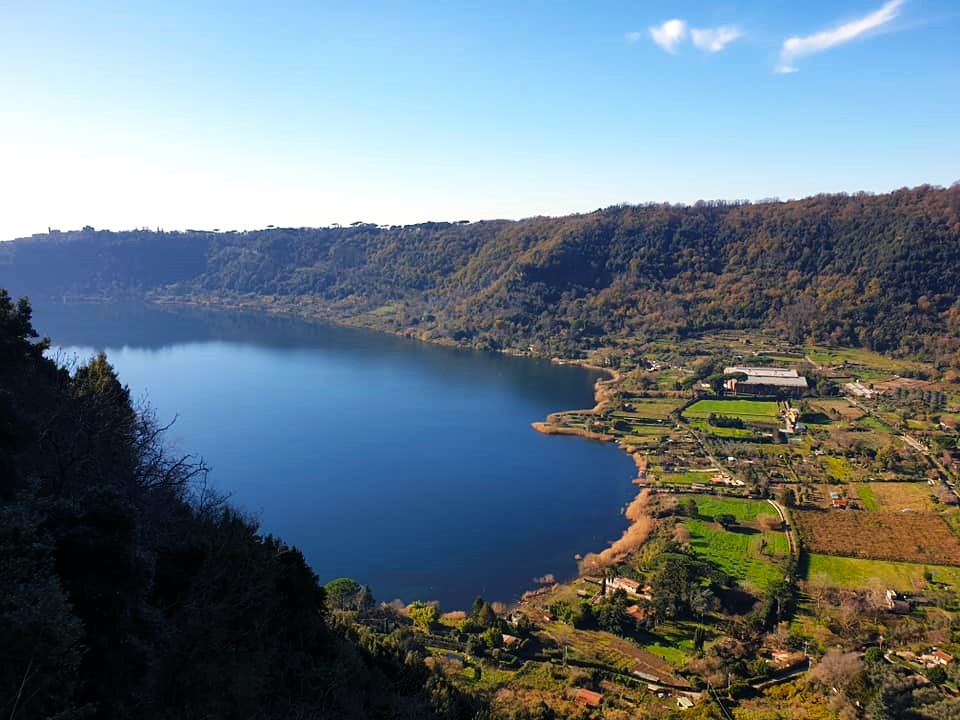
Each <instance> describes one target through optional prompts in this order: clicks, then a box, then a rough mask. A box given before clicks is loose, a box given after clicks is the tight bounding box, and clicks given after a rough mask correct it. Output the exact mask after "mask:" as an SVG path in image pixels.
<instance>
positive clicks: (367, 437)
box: [34, 305, 635, 609]
mask: <svg viewBox="0 0 960 720" xmlns="http://www.w3.org/2000/svg"><path fill="white" fill-rule="evenodd" d="M34 321H35V322H34V324H35V325H36V327H37V328H38V329H39V331H40V332H41V334H45V335H49V336H50V337H51V338H53V341H54V344H55V345H57V346H59V347H60V348H61V350H60V352H61V353H63V356H64V357H66V358H70V357H73V356H78V357H79V358H80V359H81V360H85V359H86V358H88V357H89V356H90V355H91V354H93V352H94V351H96V350H101V349H102V350H106V351H107V353H108V355H109V358H110V361H111V362H112V363H113V365H114V366H115V367H116V368H117V371H118V372H119V374H120V377H121V379H122V380H123V382H124V383H126V384H127V385H129V387H130V389H131V392H132V394H133V396H134V398H138V399H145V400H146V401H148V402H149V403H150V404H151V405H152V406H153V407H154V408H155V409H156V411H157V414H158V416H159V419H160V420H162V421H168V420H170V419H173V418H174V417H176V423H175V425H174V426H173V428H172V430H171V431H170V438H171V439H172V440H174V441H175V443H176V447H177V450H178V451H179V452H181V453H187V452H189V453H196V454H199V455H202V456H203V457H204V459H205V460H206V461H207V463H208V464H209V465H210V466H211V467H212V469H213V470H212V473H211V475H210V482H211V484H213V485H214V486H215V487H217V488H218V489H221V490H224V491H226V492H228V493H230V495H231V497H232V499H233V501H234V503H235V504H236V505H238V506H239V507H241V508H242V509H243V510H245V511H247V512H248V513H251V514H253V515H254V516H256V517H257V518H258V519H259V520H260V522H261V526H262V529H263V531H264V532H270V533H273V534H275V535H279V536H281V537H282V538H284V539H285V540H286V541H287V542H289V543H290V544H293V545H296V546H297V547H299V548H300V549H301V550H302V551H303V552H304V554H305V555H306V557H307V560H308V561H309V562H310V564H311V565H312V566H313V568H314V570H315V571H316V572H317V574H318V575H319V576H320V578H321V580H322V581H324V582H326V581H327V580H330V579H332V578H335V577H339V576H349V577H354V578H356V579H357V580H358V581H360V582H362V583H366V584H369V585H370V586H371V589H372V590H373V592H374V595H375V597H376V598H377V599H378V600H388V601H389V600H392V599H394V598H400V599H402V600H403V601H405V602H409V601H411V600H414V599H436V600H439V601H440V603H441V605H442V607H443V608H444V609H454V608H463V607H466V606H468V605H469V603H470V602H471V601H472V599H473V598H474V597H475V596H476V595H478V594H479V595H483V596H484V597H486V598H487V599H490V600H503V601H510V600H513V599H516V598H517V597H518V596H519V595H520V594H521V593H522V592H523V591H524V590H528V589H531V588H532V587H534V584H533V578H534V577H537V576H542V575H545V574H547V573H552V574H554V575H556V576H557V577H558V578H566V577H569V576H571V575H572V574H573V573H574V572H575V571H576V564H575V561H574V555H575V554H576V553H581V554H582V553H586V552H589V551H595V550H599V549H601V548H602V547H604V546H605V545H606V544H607V543H608V542H609V541H610V540H612V539H614V538H616V537H619V535H620V533H621V532H622V531H623V529H624V528H625V526H626V521H625V520H624V518H623V516H622V515H621V509H622V507H623V506H624V504H625V503H627V502H629V500H630V499H631V497H632V496H633V486H632V485H631V483H630V479H631V478H632V477H633V476H634V473H635V471H634V466H633V463H632V461H631V460H630V458H629V457H628V456H627V455H626V454H625V453H623V452H621V451H619V450H618V449H617V448H616V447H615V446H613V445H603V444H599V443H595V442H590V441H587V440H582V439H580V438H571V437H547V436H543V435H540V434H538V433H536V432H535V431H534V430H532V429H531V427H530V423H531V422H533V421H535V420H542V419H543V418H544V417H545V416H546V415H547V414H548V413H550V412H553V411H556V410H563V409H573V408H581V407H589V406H591V405H592V404H593V383H594V381H595V380H596V377H597V376H596V374H594V373H592V372H589V371H586V370H583V369H580V368H574V367H562V366H557V365H552V364H550V363H548V362H542V361H536V360H528V359H520V358H511V357H505V356H501V355H496V354H488V353H477V352H467V351H460V350H453V349H448V348H442V347H435V346H430V345H425V344H421V343H417V342H413V341H407V340H403V339H400V338H395V337H392V336H388V335H381V334H377V333H371V332H366V331H361V330H352V329H345V328H339V327H331V326H326V325H320V324H313V323H306V322H301V321H296V320H289V319H281V318H269V317H261V316H250V315H241V314H225V313H204V312H199V311H171V310H161V309H157V308H147V307H140V306H135V307H120V306H97V305H73V306H67V305H37V306H36V307H35V313H34Z"/></svg>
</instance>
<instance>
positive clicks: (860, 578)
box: [801, 553, 960, 592]
mask: <svg viewBox="0 0 960 720" xmlns="http://www.w3.org/2000/svg"><path fill="white" fill-rule="evenodd" d="M801 570H802V571H803V574H804V577H805V578H806V579H807V580H808V581H811V582H824V583H826V584H828V585H832V586H834V587H839V588H849V589H851V590H862V589H863V588H865V587H867V586H868V585H869V584H870V581H871V580H880V581H881V582H883V584H884V585H886V586H887V587H890V588H892V589H894V590H899V591H900V592H910V591H916V590H921V589H923V588H924V586H925V585H926V580H925V577H924V575H925V573H927V572H929V573H931V574H932V576H933V580H934V581H935V582H938V583H946V584H947V585H951V586H953V587H954V588H960V568H956V567H949V566H945V565H920V564H916V563H905V562H890V561H889V560H861V559H859V558H848V557H836V556H832V555H819V554H816V553H812V554H809V555H805V558H804V562H803V564H802V566H801Z"/></svg>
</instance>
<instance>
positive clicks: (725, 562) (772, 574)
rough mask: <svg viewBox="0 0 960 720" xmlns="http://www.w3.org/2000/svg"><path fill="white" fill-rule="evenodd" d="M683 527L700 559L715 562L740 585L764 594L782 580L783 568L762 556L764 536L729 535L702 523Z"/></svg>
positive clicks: (691, 523) (755, 534) (686, 521)
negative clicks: (687, 532)
mask: <svg viewBox="0 0 960 720" xmlns="http://www.w3.org/2000/svg"><path fill="white" fill-rule="evenodd" d="M683 524H684V526H685V527H686V528H687V529H688V530H689V531H690V543H691V545H693V548H694V550H696V552H697V555H699V556H700V557H703V558H706V559H707V560H711V561H713V562H715V563H716V564H717V565H719V566H720V567H721V568H723V571H724V572H725V573H727V574H728V575H731V576H732V577H735V578H737V580H738V581H739V582H741V583H743V584H745V585H750V586H752V587H754V588H756V589H758V590H761V591H762V590H764V589H766V588H767V587H769V586H770V585H771V584H773V583H775V582H777V581H778V580H779V579H780V578H782V577H783V572H782V571H781V570H780V568H778V567H776V566H775V565H773V564H772V563H771V562H770V561H769V560H767V559H765V558H764V557H763V556H762V555H760V553H759V545H760V538H761V537H762V534H761V533H759V532H756V531H754V532H730V531H727V530H721V529H718V528H717V526H716V525H714V524H713V523H708V522H704V521H702V520H684V523H683ZM779 534H780V535H781V537H782V533H779ZM771 535H773V533H771Z"/></svg>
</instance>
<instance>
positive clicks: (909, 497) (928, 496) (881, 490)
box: [870, 482, 935, 512]
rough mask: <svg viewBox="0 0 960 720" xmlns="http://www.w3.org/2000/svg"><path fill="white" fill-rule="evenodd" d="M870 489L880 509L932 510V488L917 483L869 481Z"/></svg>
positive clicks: (896, 510) (895, 510)
mask: <svg viewBox="0 0 960 720" xmlns="http://www.w3.org/2000/svg"><path fill="white" fill-rule="evenodd" d="M870 490H871V491H872V492H873V496H874V497H875V498H876V500H877V503H878V504H879V506H880V507H879V508H878V509H880V510H890V511H893V512H899V511H900V510H903V509H905V508H906V509H910V510H913V511H914V512H933V511H934V509H935V505H934V503H933V488H931V487H930V486H929V485H927V484H926V483H925V482H919V483H901V482H896V483H870Z"/></svg>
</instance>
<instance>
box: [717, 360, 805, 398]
mask: <svg viewBox="0 0 960 720" xmlns="http://www.w3.org/2000/svg"><path fill="white" fill-rule="evenodd" d="M723 373H724V375H735V374H739V375H746V376H747V377H746V379H741V380H736V379H730V380H727V381H726V382H725V383H724V384H723V386H724V387H725V388H726V389H727V390H729V391H731V392H735V393H748V394H751V395H776V394H781V393H787V394H792V395H802V394H803V392H804V391H805V390H806V389H807V379H806V378H805V377H803V376H802V375H798V374H797V371H796V370H794V369H793V368H769V367H748V366H745V365H734V366H732V367H727V368H724V369H723Z"/></svg>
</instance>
